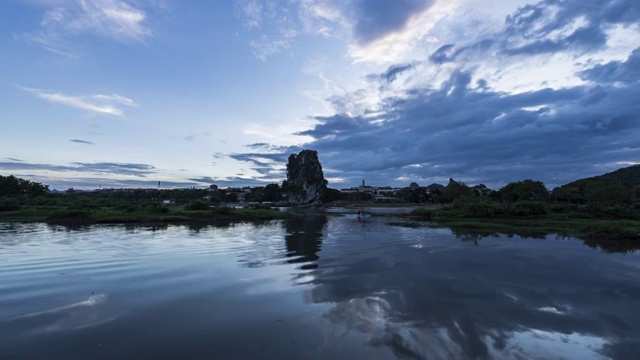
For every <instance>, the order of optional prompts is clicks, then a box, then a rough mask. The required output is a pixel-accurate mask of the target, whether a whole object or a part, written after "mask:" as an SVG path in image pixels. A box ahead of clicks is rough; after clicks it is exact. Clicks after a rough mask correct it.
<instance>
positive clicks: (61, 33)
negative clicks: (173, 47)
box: [17, 0, 163, 57]
mask: <svg viewBox="0 0 640 360" xmlns="http://www.w3.org/2000/svg"><path fill="white" fill-rule="evenodd" d="M40 4H41V5H43V6H44V7H45V11H44V13H43V15H42V18H41V21H40V28H39V29H37V30H34V31H32V32H29V33H23V34H19V35H17V38H19V39H21V40H24V41H26V42H28V43H32V44H35V45H38V46H41V47H42V48H44V49H46V50H48V51H50V52H52V53H54V54H57V55H64V56H68V57H77V55H76V52H75V50H74V46H73V42H74V41H73V40H77V39H78V38H81V37H82V36H85V35H92V36H98V37H102V38H107V39H111V40H115V41H118V42H121V43H131V42H142V41H144V40H146V39H147V38H149V37H151V36H152V35H153V31H152V30H151V28H150V25H149V19H148V17H149V16H148V12H149V11H151V10H153V9H157V8H162V7H163V2H161V1H137V0H91V1H88V0H69V1H42V2H40Z"/></svg>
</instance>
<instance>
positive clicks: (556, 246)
mask: <svg viewBox="0 0 640 360" xmlns="http://www.w3.org/2000/svg"><path fill="white" fill-rule="evenodd" d="M365 220H366V221H364V222H359V221H358V220H357V219H356V218H355V217H353V216H349V215H347V216H342V217H335V216H332V217H321V216H319V217H311V218H306V219H296V220H287V221H284V222H283V221H275V222H268V223H263V224H235V225H227V226H219V227H214V226H193V225H191V226H167V227H160V228H153V227H124V226H93V227H89V228H85V229H81V230H68V229H65V228H63V227H56V226H48V225H44V224H0V359H143V358H145V359H170V358H184V359H396V358H400V359H608V358H612V359H638V358H640V255H638V254H637V253H628V254H606V253H604V252H602V251H600V250H597V249H592V248H589V247H587V246H585V245H583V243H582V242H581V241H579V240H575V239H558V238H556V237H555V236H547V237H546V238H545V239H523V238H520V237H517V236H514V237H511V238H508V237H504V236H503V237H487V238H484V239H481V240H480V241H463V240H462V239H461V238H460V237H456V236H454V235H453V234H452V233H451V231H450V230H447V229H424V228H421V229H407V228H400V227H391V226H388V225H386V222H388V221H389V219H386V218H382V217H372V218H365ZM474 240H477V239H474Z"/></svg>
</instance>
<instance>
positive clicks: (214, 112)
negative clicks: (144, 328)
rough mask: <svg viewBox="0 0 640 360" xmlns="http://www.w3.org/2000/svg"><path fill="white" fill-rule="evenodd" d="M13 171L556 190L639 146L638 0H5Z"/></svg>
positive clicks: (63, 180) (94, 184)
mask: <svg viewBox="0 0 640 360" xmlns="http://www.w3.org/2000/svg"><path fill="white" fill-rule="evenodd" d="M0 20H1V21H0V46H1V48H2V51H1V52H0V97H1V98H2V101H0V174H2V175H15V176H19V177H23V178H26V179H30V180H33V181H38V182H42V183H44V184H47V185H49V186H50V188H52V189H61V190H62V189H66V188H69V187H75V188H77V189H95V188H98V187H103V188H109V187H156V186H157V183H158V181H160V182H161V186H162V187H193V186H195V187H202V186H208V185H209V184H217V185H219V186H223V187H224V186H241V185H243V186H261V185H266V184H269V183H275V182H281V181H282V180H283V179H284V178H285V177H286V170H285V165H286V160H287V157H288V156H289V154H292V153H297V152H299V151H300V150H302V149H313V150H317V151H318V155H319V158H320V162H321V164H322V166H323V170H324V173H325V177H326V178H327V179H328V180H329V186H330V187H333V188H346V187H351V186H356V185H358V184H360V183H361V182H362V180H366V182H367V184H368V185H374V186H375V185H378V186H386V185H389V186H399V187H402V186H408V185H409V184H410V183H411V182H417V183H418V184H420V185H423V186H426V185H429V184H431V183H441V184H446V183H447V182H448V179H449V178H454V179H456V180H458V181H464V182H466V183H467V184H470V185H475V184H479V183H483V184H486V185H487V186H489V187H492V188H496V189H497V188H500V187H501V186H504V185H505V184H506V183H508V182H511V181H519V180H523V179H534V180H540V181H543V182H544V183H545V184H546V185H547V187H548V188H553V187H555V186H558V185H562V184H565V183H567V182H570V181H573V180H576V179H579V178H583V177H588V176H594V175H599V174H602V173H606V172H609V171H613V170H615V169H618V168H621V167H626V166H629V165H633V164H638V163H640V140H638V139H640V101H639V99H640V2H639V1H637V0H543V1H537V0H532V1H528V0H518V1H514V0H298V1H293V0H271V1H269V0H263V1H258V0H237V1H232V0H221V1H178V0H3V1H2V2H0Z"/></svg>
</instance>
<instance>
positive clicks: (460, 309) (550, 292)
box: [309, 229, 640, 359]
mask: <svg viewBox="0 0 640 360" xmlns="http://www.w3.org/2000/svg"><path fill="white" fill-rule="evenodd" d="M405 231H409V232H411V233H413V234H418V233H419V231H420V230H415V231H414V230H413V229H410V230H405ZM423 232H424V230H423ZM430 235H433V234H430V233H429V231H428V230H427V231H426V233H424V236H425V237H428V236H430ZM455 235H456V236H457V237H458V238H462V239H463V240H464V241H472V242H474V243H475V244H476V245H479V241H480V239H482V238H483V237H482V236H479V235H478V234H471V233H461V232H456V233H455ZM392 237H393V234H390V233H389V232H388V231H386V232H383V233H380V232H371V233H368V235H367V240H366V241H367V244H362V247H363V248H366V250H365V251H363V252H361V253H350V255H349V256H350V258H349V259H348V260H346V259H345V261H341V262H340V264H339V266H335V264H334V266H325V265H324V264H323V259H322V258H321V259H319V260H318V265H319V267H318V269H317V271H314V273H313V281H312V283H313V284H314V285H315V286H314V288H313V289H311V290H309V293H310V294H309V298H310V300H311V302H314V303H329V304H335V305H334V306H333V307H332V309H331V310H329V311H328V312H327V313H326V314H325V315H324V316H325V318H326V319H328V320H329V322H330V326H331V328H332V330H330V331H329V332H328V333H329V335H328V336H329V337H330V339H328V340H326V342H327V343H328V344H331V343H332V342H335V341H338V340H339V339H340V338H341V337H343V336H345V335H347V334H349V332H350V331H351V330H355V331H356V332H359V333H363V334H366V335H367V342H368V343H369V344H370V345H373V346H380V345H385V346H388V347H389V348H390V349H392V351H393V353H394V354H395V355H396V356H397V357H399V358H407V359H413V358H417V359H422V358H450V357H453V358H463V359H467V358H468V359H489V358H509V359H511V358H535V357H538V358H547V357H555V356H556V355H555V353H556V352H560V353H562V352H566V353H567V354H569V355H570V354H581V356H580V358H582V359H588V358H594V359H595V358H601V357H602V356H603V355H605V356H611V357H612V358H616V359H617V358H625V359H629V358H633V357H634V356H637V354H638V353H640V343H639V342H638V339H640V331H639V326H640V313H639V312H637V311H635V310H634V309H635V308H636V307H637V304H638V301H640V287H638V283H637V280H638V277H637V275H636V274H635V273H634V274H630V273H629V267H626V266H620V263H616V261H615V260H614V259H609V260H611V262H610V263H609V261H603V259H602V258H601V257H600V256H599V255H597V253H584V252H583V251H580V250H577V251H576V249H575V247H572V245H570V246H569V247H568V248H567V247H564V248H563V246H562V245H563V243H562V241H563V240H556V239H555V237H544V236H542V235H539V234H536V238H537V239H538V240H534V241H528V242H526V243H524V242H523V239H522V238H520V237H519V236H517V235H513V234H512V235H511V239H506V240H505V239H503V240H500V239H498V238H496V237H490V238H491V240H488V241H489V243H488V244H487V245H488V246H486V247H483V246H479V247H478V248H477V249H476V250H473V249H470V248H468V247H460V248H458V247H452V248H450V249H448V250H447V251H445V252H442V251H441V250H440V251H439V252H436V253H430V250H434V249H435V245H434V246H433V247H432V246H430V244H429V241H426V242H425V243H424V244H423V246H422V247H420V248H417V249H416V248H415V247H413V248H411V249H415V250H413V251H411V250H409V249H410V247H409V246H407V244H406V243H404V242H402V241H397V242H396V243H395V244H394V243H391V244H390V243H389V239H390V238H392ZM496 240H498V241H499V243H497V244H492V243H495V242H496ZM350 241H359V240H358V238H357V237H354V238H352V239H350ZM505 241H508V243H507V242H505ZM552 242H553V243H552ZM523 243H524V246H521V245H523ZM379 245H385V246H384V247H378V246H379ZM550 245H551V246H550ZM558 245H560V246H559V247H558ZM565 245H566V244H565ZM606 263H609V264H606ZM577 269H580V270H577ZM613 283H615V284H616V285H615V286H613V287H612V285H613ZM603 304H607V305H606V306H604V305H603ZM532 349H535V351H536V353H535V356H532V354H531V353H528V351H532ZM569 358H575V356H573V355H570V356H569Z"/></svg>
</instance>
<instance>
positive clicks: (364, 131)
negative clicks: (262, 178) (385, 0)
mask: <svg viewBox="0 0 640 360" xmlns="http://www.w3.org/2000/svg"><path fill="white" fill-rule="evenodd" d="M368 6H370V7H371V8H372V9H373V8H375V5H374V4H373V3H372V4H371V5H368ZM380 9H382V7H381V8H380ZM363 11H364V10H363ZM402 11H404V10H402ZM416 11H417V10H416ZM414 12H415V11H414ZM407 14H409V12H407V13H406V14H405V15H407ZM407 16H409V15H407ZM407 18H408V17H407ZM579 18H580V19H582V22H580V23H576V20H577V19H579ZM372 19H374V20H375V17H374V18H372ZM633 22H635V23H639V22H640V2H638V1H636V0H615V1H601V0H595V1H592V2H589V3H588V4H587V3H585V2H584V1H578V0H566V1H558V0H545V1H542V2H540V3H538V4H536V5H529V6H525V7H522V8H520V9H519V10H517V11H516V12H515V13H514V14H513V15H511V16H509V17H508V18H507V20H506V23H505V26H504V28H503V30H502V31H501V32H498V33H495V34H493V35H491V36H488V37H486V38H483V39H479V40H476V41H475V42H474V43H472V44H468V45H464V46H458V45H456V44H447V45H444V46H442V47H440V48H439V49H437V50H436V51H435V52H433V53H432V54H431V55H430V56H429V57H428V59H424V60H429V61H430V62H431V63H435V64H444V63H449V64H448V66H449V67H458V68H460V69H461V70H458V71H454V72H453V73H452V75H451V76H450V77H449V79H447V80H446V81H444V82H443V83H442V84H441V85H440V86H432V87H425V86H421V87H415V88H408V89H406V90H405V92H404V94H403V96H401V97H388V98H383V99H382V100H381V102H380V103H379V104H378V107H377V108H375V109H371V110H370V111H368V112H367V111H365V112H364V115H349V112H348V109H349V108H350V107H349V106H348V105H349V104H351V103H353V102H354V101H357V99H358V98H361V96H360V95H362V94H358V93H352V94H345V95H334V96H333V97H331V98H329V99H327V100H328V101H329V102H330V103H331V104H332V105H333V106H334V108H335V109H336V110H335V113H334V114H332V115H327V116H318V117H315V120H317V122H318V123H317V124H316V125H315V126H313V127H312V128H310V129H308V130H306V131H302V132H300V133H299V134H298V135H306V136H311V137H312V138H313V139H314V140H313V141H311V142H309V143H307V144H304V145H303V146H302V147H304V148H309V149H314V150H317V151H318V153H319V157H320V161H321V162H322V165H323V167H325V168H329V169H331V170H332V171H336V172H337V173H338V174H339V177H341V178H344V179H345V185H348V186H351V185H355V184H358V183H360V181H361V180H362V179H366V180H367V182H368V183H375V184H378V185H407V184H408V183H410V182H411V181H416V180H417V181H419V182H420V183H423V184H428V183H431V182H434V181H437V182H442V181H443V180H445V181H446V179H448V178H449V177H454V178H456V179H459V180H462V181H467V182H469V183H472V184H475V183H485V184H487V185H489V186H492V187H500V186H502V185H504V184H505V183H506V182H509V181H516V180H522V179H526V178H534V179H537V180H542V181H544V182H545V183H546V184H547V185H548V186H549V187H553V186H556V185H561V184H564V183H567V182H570V181H573V180H575V179H577V178H581V177H587V176H593V175H597V174H602V173H604V172H608V171H612V170H615V169H617V168H620V167H623V166H625V164H629V163H635V162H638V161H640V148H639V147H638V145H637V140H636V139H638V138H640V115H638V114H640V102H638V101H637V99H640V84H639V81H640V49H636V50H635V51H633V53H631V54H630V55H629V57H628V58H627V59H626V60H623V61H611V62H609V63H604V64H598V63H595V62H594V63H593V64H592V65H590V67H589V68H588V69H586V70H584V71H582V72H580V73H578V74H576V75H578V76H580V77H581V78H582V79H583V80H585V84H583V85H580V86H567V87H564V88H557V89H551V88H540V89H538V90H535V91H528V92H523V93H518V94H516V93H506V92H498V91H495V90H493V89H491V84H489V83H487V81H485V80H483V79H478V80H476V81H475V83H474V82H473V79H474V74H473V70H462V69H465V68H467V69H468V68H469V66H466V65H467V64H466V63H465V60H468V59H475V60H478V59H480V60H478V61H481V59H482V58H483V57H486V56H495V57H496V59H498V61H499V62H504V63H505V64H507V65H508V64H511V63H512V62H513V61H515V60H514V59H516V58H517V57H519V56H523V55H532V54H537V55H545V54H546V55H551V54H554V53H558V52H563V53H568V54H577V55H583V54H586V53H589V52H592V51H596V50H598V49H601V48H603V47H605V46H606V41H607V36H606V31H607V30H608V29H610V28H611V26H612V25H615V24H630V23H633ZM576 24H578V25H576ZM575 26H577V28H574V27H575ZM356 30H357V28H356ZM559 34H561V35H559ZM471 68H472V69H473V67H471ZM410 70H412V69H411V67H410V66H409V65H407V64H406V63H401V64H395V65H392V66H390V67H389V68H388V70H387V71H385V72H383V73H381V74H379V75H378V76H374V75H370V76H368V77H367V78H368V79H369V80H370V81H377V82H380V83H382V84H383V86H384V84H385V83H387V82H388V81H393V79H395V77H396V76H398V74H400V73H402V72H403V71H410ZM266 149H269V145H268V144H254V147H252V150H255V151H252V152H251V153H249V154H233V155H231V157H232V158H234V159H236V160H241V161H249V162H252V163H253V165H254V167H256V168H260V169H262V170H261V171H265V169H266V168H267V167H268V164H265V161H263V160H260V157H262V158H265V156H266V158H267V159H269V160H270V161H281V162H286V157H287V155H288V153H291V152H295V151H289V150H288V149H287V150H283V151H277V152H271V153H270V154H267V155H265V154H261V152H263V151H264V152H270V151H266ZM291 150H293V149H291Z"/></svg>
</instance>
